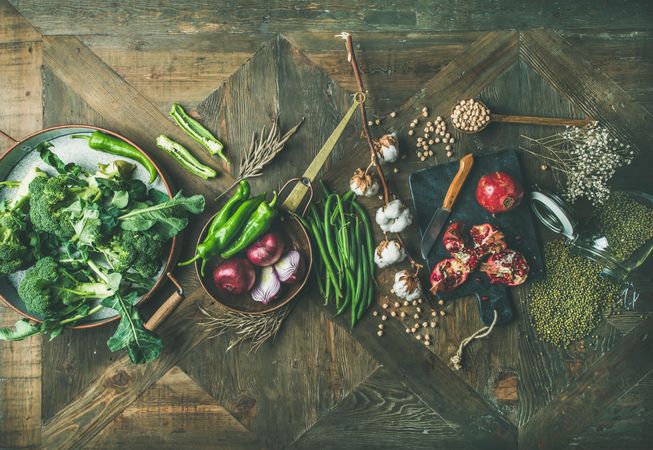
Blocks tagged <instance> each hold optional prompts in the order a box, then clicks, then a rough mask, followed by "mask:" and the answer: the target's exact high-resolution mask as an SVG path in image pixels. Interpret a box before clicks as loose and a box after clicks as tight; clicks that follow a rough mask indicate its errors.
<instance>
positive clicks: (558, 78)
mask: <svg viewBox="0 0 653 450" xmlns="http://www.w3.org/2000/svg"><path fill="white" fill-rule="evenodd" d="M520 44H521V45H520V56H521V58H522V59H523V60H524V61H525V62H527V63H528V64H530V65H531V66H532V67H533V68H534V69H535V70H536V71H537V72H538V73H539V74H540V75H541V76H542V77H543V78H545V79H546V80H547V81H549V82H550V83H551V84H552V85H553V86H554V87H555V88H556V89H557V90H558V91H559V92H560V93H562V94H563V95H565V96H567V97H568V98H569V99H570V100H571V101H572V103H574V104H575V105H577V106H578V107H580V108H581V109H582V110H583V111H585V113H587V114H588V115H589V116H590V117H593V118H595V119H596V120H598V121H599V122H601V123H602V124H603V125H605V126H606V127H607V128H608V129H610V130H611V131H612V132H613V133H615V135H616V136H617V137H619V138H620V139H621V140H622V141H623V142H626V143H629V144H631V145H632V146H633V147H635V148H638V149H639V150H640V151H641V155H640V157H639V159H638V164H637V165H640V164H641V165H644V166H647V167H651V166H653V152H650V151H647V150H648V148H649V144H650V142H651V136H652V132H651V127H650V123H651V122H652V121H653V115H652V114H651V113H650V112H648V111H646V110H645V109H644V108H642V107H641V106H640V105H638V104H637V103H635V101H634V100H632V98H631V97H630V96H629V95H628V94H627V93H626V92H625V91H624V90H623V89H621V88H620V87H619V86H618V85H617V84H615V83H614V82H613V81H612V80H610V79H609V78H608V77H607V76H606V75H605V74H604V73H603V72H601V71H600V70H599V69H598V68H597V67H595V66H594V65H592V64H591V63H590V62H588V61H586V60H585V59H584V58H583V54H582V53H580V52H579V51H577V50H575V49H573V48H572V47H571V46H570V45H569V43H567V42H566V41H565V40H564V39H563V38H562V37H561V36H560V35H559V34H557V33H556V32H553V31H546V30H533V31H525V32H522V33H520ZM637 174H638V170H637V167H634V166H631V167H628V168H626V169H624V170H622V171H621V173H620V175H621V176H619V177H618V181H619V186H618V187H621V188H624V189H628V188H630V189H639V190H641V189H645V190H646V189H649V190H650V189H651V187H653V178H652V177H647V178H646V179H642V178H641V177H640V176H638V175H637Z"/></svg>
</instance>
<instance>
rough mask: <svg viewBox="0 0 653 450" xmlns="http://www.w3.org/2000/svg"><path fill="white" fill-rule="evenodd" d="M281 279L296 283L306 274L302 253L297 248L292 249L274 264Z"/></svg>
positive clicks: (285, 281)
mask: <svg viewBox="0 0 653 450" xmlns="http://www.w3.org/2000/svg"><path fill="white" fill-rule="evenodd" d="M274 270H275V271H276V272H277V275H278V277H279V280H281V281H282V282H284V283H294V282H295V281H297V280H298V279H299V278H300V277H301V276H302V275H303V274H304V264H303V261H302V255H301V253H299V252H298V251H297V250H290V251H289V252H288V253H286V254H285V255H283V256H282V257H281V259H280V260H279V261H277V263H276V264H275V265H274Z"/></svg>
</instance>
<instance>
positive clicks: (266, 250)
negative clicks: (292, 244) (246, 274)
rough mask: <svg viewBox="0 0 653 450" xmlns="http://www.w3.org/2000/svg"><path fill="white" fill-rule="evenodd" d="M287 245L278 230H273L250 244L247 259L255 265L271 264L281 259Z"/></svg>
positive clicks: (264, 265)
mask: <svg viewBox="0 0 653 450" xmlns="http://www.w3.org/2000/svg"><path fill="white" fill-rule="evenodd" d="M285 247H286V245H285V243H284V241H283V238H282V237H281V235H280V234H279V233H277V232H276V231H271V232H269V233H266V234H264V235H263V236H261V238H260V239H259V240H257V241H256V242H254V243H253V244H252V245H250V246H249V248H248V249H247V259H249V261H250V262H251V263H252V264H254V265H255V266H259V267H266V266H271V265H272V264H274V263H276V262H277V261H279V258H281V255H283V250H284V248H285Z"/></svg>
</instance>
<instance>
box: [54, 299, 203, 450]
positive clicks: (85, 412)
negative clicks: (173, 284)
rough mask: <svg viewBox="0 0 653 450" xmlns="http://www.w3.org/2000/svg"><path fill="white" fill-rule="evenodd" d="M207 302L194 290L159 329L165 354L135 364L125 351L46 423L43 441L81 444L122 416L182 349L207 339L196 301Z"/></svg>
mask: <svg viewBox="0 0 653 450" xmlns="http://www.w3.org/2000/svg"><path fill="white" fill-rule="evenodd" d="M206 302H207V299H206V297H205V294H204V292H203V291H200V290H197V291H195V292H194V293H192V294H190V295H189V296H188V298H186V300H185V301H184V302H183V303H182V304H181V305H180V306H179V308H177V310H176V311H175V313H174V315H173V316H171V317H170V318H169V319H168V320H167V321H166V322H164V324H163V325H162V326H161V327H160V328H159V329H158V330H157V333H158V334H159V335H160V336H161V337H162V338H163V340H164V342H165V346H164V350H163V352H162V354H161V357H160V358H159V359H157V360H156V361H154V362H152V363H150V364H147V365H135V364H132V363H131V362H130V361H129V358H128V357H127V356H126V355H124V356H122V357H120V358H118V359H117V360H116V361H115V362H114V363H112V364H111V365H110V366H109V367H108V368H107V370H106V371H104V373H103V374H102V375H100V376H99V377H97V378H96V379H95V380H94V381H93V382H92V383H91V384H90V385H89V386H88V387H87V388H86V390H85V391H84V392H82V393H81V394H80V396H78V397H77V398H76V399H75V400H74V401H72V402H71V403H70V404H68V405H67V406H66V407H65V408H63V409H62V410H60V411H59V412H58V413H57V414H56V415H55V416H54V417H53V418H52V420H50V421H49V422H47V423H46V424H45V425H44V427H43V434H42V443H43V446H44V447H47V448H79V447H81V446H83V445H84V444H85V443H86V442H88V441H90V439H91V438H93V436H95V435H96V434H97V433H99V432H100V431H101V430H103V429H104V428H105V427H106V426H107V425H108V424H110V423H111V422H112V421H113V420H114V419H115V418H116V417H118V415H120V414H121V413H122V412H123V411H124V410H125V409H126V408H127V407H128V406H129V405H131V404H132V403H133V402H134V400H136V398H138V396H139V395H141V394H142V393H143V392H145V391H146V390H147V389H149V388H150V386H152V385H153V384H154V383H155V382H156V381H157V380H158V379H159V378H161V377H162V376H163V375H164V374H165V373H166V372H167V371H168V370H170V368H172V367H173V366H174V365H175V364H176V363H177V362H178V361H179V359H180V358H181V357H182V356H183V355H185V354H186V353H187V352H188V351H190V350H191V349H192V348H194V347H195V346H196V345H197V344H199V343H200V342H201V341H202V340H204V339H206V337H207V336H208V334H207V331H206V329H205V328H203V327H198V326H197V325H196V324H195V322H196V321H197V320H198V318H199V314H200V313H199V311H198V309H197V306H198V304H204V303H206ZM206 306H207V307H208V308H211V305H208V304H207V305H206ZM191 330H192V331H191Z"/></svg>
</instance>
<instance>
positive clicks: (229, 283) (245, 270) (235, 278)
mask: <svg viewBox="0 0 653 450" xmlns="http://www.w3.org/2000/svg"><path fill="white" fill-rule="evenodd" d="M255 282H256V271H255V270H254V266H252V264H251V263H250V262H249V261H248V260H247V258H243V257H242V256H237V257H234V258H231V259H229V260H227V261H224V262H222V263H220V264H219V265H218V266H217V267H216V268H215V269H214V270H213V284H214V285H215V288H216V289H217V290H218V292H220V293H221V294H225V295H242V294H244V293H246V292H248V291H249V290H250V289H252V286H254V283H255Z"/></svg>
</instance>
